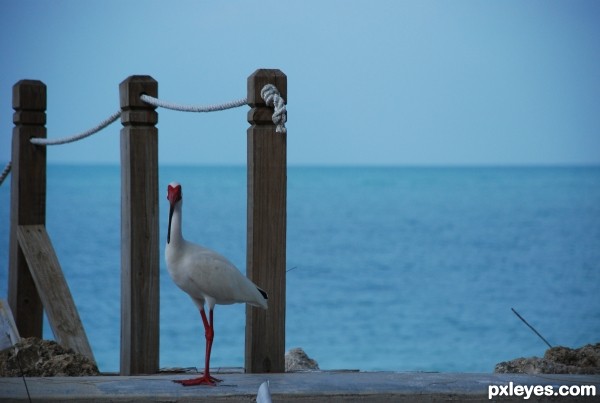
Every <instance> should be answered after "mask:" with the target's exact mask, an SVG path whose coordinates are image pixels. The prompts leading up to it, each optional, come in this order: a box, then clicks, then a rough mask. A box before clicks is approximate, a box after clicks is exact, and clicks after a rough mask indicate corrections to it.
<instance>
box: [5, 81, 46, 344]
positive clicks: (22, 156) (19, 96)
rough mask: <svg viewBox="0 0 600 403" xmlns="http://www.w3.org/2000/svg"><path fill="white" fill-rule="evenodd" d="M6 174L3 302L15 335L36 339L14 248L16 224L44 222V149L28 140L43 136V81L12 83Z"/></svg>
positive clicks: (34, 304) (35, 314) (29, 293)
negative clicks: (6, 241) (12, 320)
mask: <svg viewBox="0 0 600 403" xmlns="http://www.w3.org/2000/svg"><path fill="white" fill-rule="evenodd" d="M12 103H13V109H14V110H15V113H14V114H13V123H14V124H15V127H14V128H13V135H12V178H11V191H10V192H11V199H10V210H11V212H10V243H9V268H8V302H9V305H10V307H11V310H12V312H13V315H14V318H15V323H16V324H17V328H18V329H19V333H20V334H21V337H39V338H41V337H42V320H43V308H42V302H41V300H40V297H39V294H38V292H37V289H36V287H35V283H34V281H33V278H32V277H31V274H30V272H29V269H28V267H27V262H26V260H25V257H24V255H23V252H22V250H21V248H20V247H19V241H18V239H17V229H18V227H19V226H20V225H36V224H41V225H44V224H45V223H46V147H44V146H36V145H33V144H31V142H30V141H29V140H30V138H32V137H41V138H45V137H46V85H45V84H44V83H42V82H41V81H35V80H21V81H19V82H18V83H16V84H15V85H14V86H13V99H12Z"/></svg>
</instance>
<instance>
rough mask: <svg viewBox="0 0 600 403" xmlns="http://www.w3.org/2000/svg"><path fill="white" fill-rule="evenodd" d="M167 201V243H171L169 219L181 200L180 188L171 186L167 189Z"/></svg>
mask: <svg viewBox="0 0 600 403" xmlns="http://www.w3.org/2000/svg"><path fill="white" fill-rule="evenodd" d="M167 200H169V204H170V207H169V227H168V228H167V243H170V242H171V219H172V218H173V211H175V205H176V204H177V202H178V201H179V200H181V186H180V185H176V186H171V185H169V186H168V188H167Z"/></svg>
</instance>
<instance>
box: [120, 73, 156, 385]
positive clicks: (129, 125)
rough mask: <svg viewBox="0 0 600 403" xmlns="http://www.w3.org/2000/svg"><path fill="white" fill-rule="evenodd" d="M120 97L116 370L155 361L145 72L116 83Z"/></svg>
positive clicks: (150, 128)
mask: <svg viewBox="0 0 600 403" xmlns="http://www.w3.org/2000/svg"><path fill="white" fill-rule="evenodd" d="M119 93H120V100H121V110H122V114H121V123H122V124H123V128H122V129H121V375H132V374H152V373H156V372H158V364H159V356H158V350H159V250H158V231H159V225H158V224H159V221H158V129H157V128H156V123H157V122H158V114H157V113H156V111H155V109H156V107H154V106H151V105H149V104H147V103H145V102H143V101H142V100H140V95H142V94H147V95H150V96H153V97H157V96H158V83H157V82H156V81H155V80H154V79H153V78H152V77H150V76H131V77H129V78H127V79H126V80H124V81H123V82H122V83H121V84H120V85H119Z"/></svg>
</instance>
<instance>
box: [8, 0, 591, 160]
mask: <svg viewBox="0 0 600 403" xmlns="http://www.w3.org/2000/svg"><path fill="white" fill-rule="evenodd" d="M0 55H1V56H0V57H1V60H2V61H1V65H0V162H1V163H2V165H3V164H4V163H5V162H6V161H8V160H9V159H10V137H11V134H10V133H11V128H12V108H11V87H12V85H13V84H14V83H15V82H16V81H18V80H20V79H24V78H30V79H40V80H42V81H44V82H45V83H46V84H47V86H48V124H47V127H48V135H49V137H61V136H64V135H71V134H73V133H77V132H79V131H83V130H85V129H88V128H89V127H91V126H93V125H95V124H96V123H98V122H99V121H101V120H103V119H104V118H106V117H107V116H108V115H110V114H111V113H113V112H114V111H116V110H117V109H118V85H119V83H120V82H121V81H122V80H123V79H124V78H126V77H127V76H129V75H132V74H149V75H152V76H153V77H154V78H155V79H156V80H157V81H158V82H159V96H160V97H161V98H164V99H166V100H170V101H174V102H179V103H191V104H208V103H215V102H222V101H228V100H232V99H238V98H241V97H245V96H246V78H247V76H248V75H249V74H251V73H252V72H253V71H254V70H255V69H257V68H261V67H264V68H279V69H281V70H282V71H283V72H285V73H286V74H287V75H288V91H289V104H288V114H289V117H288V119H289V121H288V130H289V134H288V136H289V137H288V161H289V163H290V164H399V165H406V164H410V165H412V164H419V165H422V164H435V165H440V164H450V165H456V164H461V165H464V164H469V165H470V164H590V163H593V164H599V163H600V2H598V1H593V0H590V1H577V0H569V1H520V0H519V1H421V0H420V1H372V0H366V1H325V0H319V1H294V2H292V1H281V0H280V1H262V2H258V1H244V0H238V1H169V2H167V1H106V0H103V1H96V0H90V1H64V0H61V1H41V0H37V1H36V0H28V1H16V0H13V1H9V0H0ZM246 112H247V108H246V107H243V108H239V109H235V110H233V111H226V112H218V113H213V114H210V115H206V114H185V113H180V112H172V111H166V110H159V125H158V127H159V138H160V140H159V141H160V151H159V160H160V162H161V163H166V164H170V163H183V164H244V163H245V160H246V135H245V133H246V128H247V127H248V124H247V122H246ZM120 127H121V126H120V123H119V122H116V123H114V124H113V125H112V126H110V127H109V128H108V129H106V130H104V131H103V132H101V133H99V134H97V135H95V136H94V137H92V138H89V139H86V140H83V141H81V142H79V143H76V144H71V145H64V146H56V147H52V148H50V150H49V152H48V161H49V162H50V163H60V162H69V163H79V162H85V163H96V162H99V163H118V162H119V130H120Z"/></svg>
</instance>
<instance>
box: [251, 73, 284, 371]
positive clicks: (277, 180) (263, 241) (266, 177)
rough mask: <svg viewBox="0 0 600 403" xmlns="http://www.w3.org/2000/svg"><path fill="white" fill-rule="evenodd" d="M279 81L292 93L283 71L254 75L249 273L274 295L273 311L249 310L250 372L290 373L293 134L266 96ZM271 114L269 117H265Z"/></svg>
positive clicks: (281, 85) (270, 296) (252, 308)
mask: <svg viewBox="0 0 600 403" xmlns="http://www.w3.org/2000/svg"><path fill="white" fill-rule="evenodd" d="M265 84H274V85H275V86H276V87H277V88H278V89H279V91H280V93H281V94H282V96H283V97H284V99H286V98H285V97H287V78H286V76H285V75H284V74H283V73H282V72H281V71H279V70H257V71H256V72H254V74H252V75H251V76H250V77H249V78H248V103H249V104H250V106H251V107H252V109H251V110H250V111H249V113H248V122H249V123H250V124H251V127H250V128H249V129H248V215H247V218H248V233H247V260H246V272H247V275H248V277H249V278H250V279H251V280H252V281H254V282H255V283H256V284H257V285H258V286H259V287H261V288H263V289H265V290H266V291H267V293H268V294H269V309H268V310H267V311H264V310H261V309H257V308H254V307H250V306H248V307H247V308H246V343H245V346H246V354H245V368H246V372H251V373H263V372H284V371H285V304H286V302H285V296H286V293H285V291H286V290H285V287H286V280H285V278H286V214H287V213H286V203H287V202H286V200H287V135H286V134H281V133H276V132H275V125H274V124H273V122H272V120H271V119H270V116H272V114H273V110H272V109H271V108H267V107H266V105H265V103H264V101H263V100H262V98H261V97H260V90H261V89H262V87H263V86H264V85H265ZM266 116H269V118H268V119H267V118H265V117H266Z"/></svg>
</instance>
